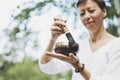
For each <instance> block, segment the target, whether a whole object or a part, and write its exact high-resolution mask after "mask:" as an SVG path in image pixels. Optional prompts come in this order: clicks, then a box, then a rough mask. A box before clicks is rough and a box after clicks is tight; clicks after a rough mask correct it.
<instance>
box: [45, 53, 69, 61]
mask: <svg viewBox="0 0 120 80" xmlns="http://www.w3.org/2000/svg"><path fill="white" fill-rule="evenodd" d="M46 53H47V55H48V56H50V57H53V58H57V59H60V60H62V61H67V62H68V61H70V60H71V59H70V57H68V56H66V55H63V54H60V53H55V54H54V53H52V52H46Z"/></svg>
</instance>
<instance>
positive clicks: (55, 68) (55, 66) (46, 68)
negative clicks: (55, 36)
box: [38, 58, 72, 74]
mask: <svg viewBox="0 0 120 80" xmlns="http://www.w3.org/2000/svg"><path fill="white" fill-rule="evenodd" d="M40 61H41V60H40V59H39V61H38V62H39V67H40V69H41V71H43V72H44V73H47V74H57V73H61V72H65V71H67V70H70V69H71V68H72V67H71V65H70V64H69V63H67V62H64V61H61V60H58V59H55V58H53V59H52V60H51V61H49V62H48V63H47V64H41V62H40Z"/></svg>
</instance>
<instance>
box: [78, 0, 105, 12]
mask: <svg viewBox="0 0 120 80" xmlns="http://www.w3.org/2000/svg"><path fill="white" fill-rule="evenodd" d="M85 1H87V0H78V2H77V7H79V5H80V4H81V3H83V2H85ZM92 1H94V2H96V3H97V4H98V6H99V7H100V9H101V10H103V9H104V8H107V6H106V4H105V1H104V0H92Z"/></svg>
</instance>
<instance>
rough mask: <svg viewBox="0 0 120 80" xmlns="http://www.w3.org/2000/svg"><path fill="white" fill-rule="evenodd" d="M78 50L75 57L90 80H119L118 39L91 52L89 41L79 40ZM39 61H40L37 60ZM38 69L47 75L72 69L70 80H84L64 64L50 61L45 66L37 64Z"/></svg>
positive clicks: (119, 45) (58, 61) (119, 57)
mask: <svg viewBox="0 0 120 80" xmlns="http://www.w3.org/2000/svg"><path fill="white" fill-rule="evenodd" d="M79 45H80V50H79V53H78V54H77V56H78V57H79V59H80V62H81V63H84V64H85V68H86V69H87V70H89V71H90V72H91V74H92V75H91V77H90V80H120V38H116V39H114V40H112V41H110V42H109V43H107V44H105V45H104V46H103V47H101V48H99V49H98V50H96V51H95V52H94V53H93V52H92V50H91V48H90V44H89V39H85V40H80V42H79ZM39 61H40V60H39ZM39 66H40V69H41V70H42V71H43V72H45V73H48V74H56V73H60V72H64V71H67V70H70V69H72V70H73V75H72V80H84V78H83V77H82V76H81V75H80V74H79V73H75V71H74V68H72V66H71V65H70V64H68V63H66V62H63V61H60V60H58V59H52V60H51V61H50V62H48V63H47V64H41V63H40V62H39Z"/></svg>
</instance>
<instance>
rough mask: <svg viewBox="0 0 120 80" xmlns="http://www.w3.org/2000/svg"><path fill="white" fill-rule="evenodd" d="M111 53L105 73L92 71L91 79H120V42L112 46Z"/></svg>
mask: <svg viewBox="0 0 120 80" xmlns="http://www.w3.org/2000/svg"><path fill="white" fill-rule="evenodd" d="M119 41H120V40H119ZM110 53H111V54H109V62H108V65H107V69H106V71H105V73H103V75H102V76H100V75H97V74H95V73H92V75H91V77H90V80H120V42H119V43H118V44H117V46H114V45H113V46H112V49H111V50H110Z"/></svg>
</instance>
